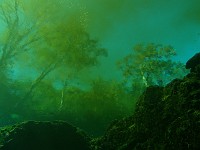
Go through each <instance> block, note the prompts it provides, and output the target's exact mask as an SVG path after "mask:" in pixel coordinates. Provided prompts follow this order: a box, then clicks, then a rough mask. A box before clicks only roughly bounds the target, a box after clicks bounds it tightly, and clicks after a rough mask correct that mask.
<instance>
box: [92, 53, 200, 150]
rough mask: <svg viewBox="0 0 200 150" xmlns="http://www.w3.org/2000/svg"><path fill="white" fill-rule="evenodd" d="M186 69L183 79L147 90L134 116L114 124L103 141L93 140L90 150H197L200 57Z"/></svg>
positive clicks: (99, 139) (199, 132) (102, 138)
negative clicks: (91, 149)
mask: <svg viewBox="0 0 200 150" xmlns="http://www.w3.org/2000/svg"><path fill="white" fill-rule="evenodd" d="M186 68H187V69H190V73H189V74H188V75H187V76H186V77H185V78H184V79H182V80H181V79H175V80H173V81H172V82H171V83H169V84H168V85H167V86H166V87H158V86H151V87H148V88H147V89H146V91H145V92H144V93H143V95H142V96H141V97H140V99H139V101H138V103H137V106H136V110H135V113H134V115H132V116H130V117H128V118H124V119H122V120H116V121H113V123H112V124H111V125H110V127H109V128H108V129H107V131H106V133H105V135H104V136H103V137H101V138H97V139H94V140H92V146H93V149H99V150H132V149H136V150H141V149H144V150H146V149H152V150H160V149H162V150H183V149H184V150H185V149H191V150H194V149H200V53H198V54H196V55H195V56H194V57H192V58H191V59H190V60H189V61H188V62H187V64H186Z"/></svg>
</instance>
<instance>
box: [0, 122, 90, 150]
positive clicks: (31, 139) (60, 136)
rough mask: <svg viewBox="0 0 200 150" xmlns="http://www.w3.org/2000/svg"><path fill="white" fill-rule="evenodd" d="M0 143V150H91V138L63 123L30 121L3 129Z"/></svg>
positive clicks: (0, 133)
mask: <svg viewBox="0 0 200 150" xmlns="http://www.w3.org/2000/svg"><path fill="white" fill-rule="evenodd" d="M0 142H1V148H0V150H89V144H88V143H89V138H88V137H87V136H86V135H85V134H84V133H83V132H82V131H81V130H79V129H78V128H75V127H73V126H72V125H70V124H68V123H66V122H62V121H54V122H37V121H28V122H24V123H21V124H18V125H14V126H10V127H5V128H2V129H1V130H0Z"/></svg>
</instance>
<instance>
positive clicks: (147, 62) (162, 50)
mask: <svg viewBox="0 0 200 150" xmlns="http://www.w3.org/2000/svg"><path fill="white" fill-rule="evenodd" d="M175 55H176V52H175V50H174V48H173V47H172V46H162V45H158V44H153V43H150V44H146V45H144V44H138V45H136V46H134V48H133V51H132V53H131V54H129V55H127V56H126V57H125V58H124V59H123V60H122V61H120V62H119V67H120V69H121V70H122V72H123V76H124V77H125V79H126V80H127V82H131V83H134V82H136V83H138V84H140V83H141V86H142V85H145V86H150V85H160V86H163V85H166V84H167V83H168V82H169V81H171V80H172V79H174V78H182V77H183V76H184V75H185V74H186V73H187V71H186V69H185V68H184V65H183V64H182V63H180V62H175V61H173V60H172V57H173V56H175ZM134 84H135V83H134Z"/></svg>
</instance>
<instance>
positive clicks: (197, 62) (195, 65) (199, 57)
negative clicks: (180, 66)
mask: <svg viewBox="0 0 200 150" xmlns="http://www.w3.org/2000/svg"><path fill="white" fill-rule="evenodd" d="M186 69H190V71H191V72H198V73H200V71H199V70H200V53H197V54H195V55H194V56H193V57H192V58H190V59H189V60H188V61H187V63H186Z"/></svg>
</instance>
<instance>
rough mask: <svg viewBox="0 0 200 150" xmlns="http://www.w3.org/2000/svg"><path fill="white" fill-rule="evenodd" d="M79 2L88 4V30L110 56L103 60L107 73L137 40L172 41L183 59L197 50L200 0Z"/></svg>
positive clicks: (96, 0)
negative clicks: (106, 49)
mask: <svg viewBox="0 0 200 150" xmlns="http://www.w3.org/2000/svg"><path fill="white" fill-rule="evenodd" d="M85 1H86V2H85ZM82 2H83V3H85V4H86V6H87V8H88V12H89V13H88V14H89V15H88V16H89V17H88V18H89V26H88V28H89V30H90V31H91V33H92V34H93V35H94V36H95V37H98V38H99V39H100V41H101V43H102V45H103V46H105V47H107V48H108V50H109V54H110V55H109V59H106V60H104V63H103V64H104V65H103V68H104V69H103V70H104V73H105V72H106V73H107V74H106V75H110V76H112V74H113V71H115V69H114V68H115V67H114V64H115V61H116V60H118V59H120V58H121V57H122V56H124V55H126V54H127V53H129V51H130V50H131V48H132V46H133V45H134V44H137V43H149V42H153V43H158V44H166V45H172V46H173V47H174V48H175V49H176V51H177V54H178V57H177V58H176V59H177V60H181V61H182V62H184V63H185V62H186V61H187V60H188V59H189V58H190V57H191V56H193V55H194V54H195V53H196V52H198V51H199V48H200V1H199V0H179V1H177V0H168V1H165V0H82ZM105 66H106V67H105Z"/></svg>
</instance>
